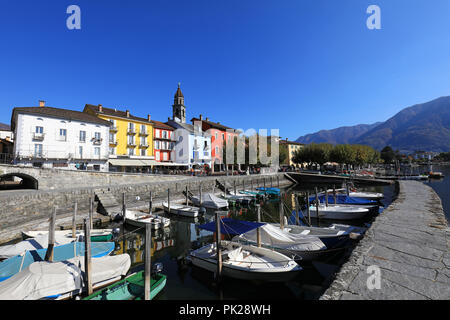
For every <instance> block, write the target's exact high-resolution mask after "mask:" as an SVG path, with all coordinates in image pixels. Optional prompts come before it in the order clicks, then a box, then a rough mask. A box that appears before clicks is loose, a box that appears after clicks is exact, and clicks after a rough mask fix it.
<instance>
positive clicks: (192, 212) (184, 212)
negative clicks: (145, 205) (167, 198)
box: [163, 202, 199, 218]
mask: <svg viewBox="0 0 450 320" xmlns="http://www.w3.org/2000/svg"><path fill="white" fill-rule="evenodd" d="M163 208H164V211H166V212H169V213H172V214H176V215H179V216H184V217H191V218H195V217H197V216H198V214H199V213H198V208H196V207H191V206H184V205H180V204H176V203H175V204H172V203H171V204H170V210H169V205H168V203H167V202H163Z"/></svg>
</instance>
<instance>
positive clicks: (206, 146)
mask: <svg viewBox="0 0 450 320" xmlns="http://www.w3.org/2000/svg"><path fill="white" fill-rule="evenodd" d="M206 148H208V141H205V146H204V147H203V149H206Z"/></svg>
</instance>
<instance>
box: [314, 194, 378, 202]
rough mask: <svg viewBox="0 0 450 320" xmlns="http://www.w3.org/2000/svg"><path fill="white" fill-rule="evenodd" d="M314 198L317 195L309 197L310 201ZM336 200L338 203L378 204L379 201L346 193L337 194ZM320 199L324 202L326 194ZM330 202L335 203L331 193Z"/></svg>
mask: <svg viewBox="0 0 450 320" xmlns="http://www.w3.org/2000/svg"><path fill="white" fill-rule="evenodd" d="M314 200H316V196H311V197H309V201H311V202H312V201H314ZM336 200H337V203H338V204H378V203H377V201H375V200H367V199H362V198H354V197H349V196H347V195H346V194H337V195H336ZM319 201H320V202H321V203H324V202H325V195H321V196H319ZM328 203H331V204H333V203H334V197H333V195H330V194H329V195H328Z"/></svg>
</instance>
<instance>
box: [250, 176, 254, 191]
mask: <svg viewBox="0 0 450 320" xmlns="http://www.w3.org/2000/svg"><path fill="white" fill-rule="evenodd" d="M250 190H253V179H250Z"/></svg>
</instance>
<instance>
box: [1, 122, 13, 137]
mask: <svg viewBox="0 0 450 320" xmlns="http://www.w3.org/2000/svg"><path fill="white" fill-rule="evenodd" d="M0 139H6V140H9V141H13V140H14V136H13V132H12V131H11V127H10V126H9V125H7V124H3V123H0Z"/></svg>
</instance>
